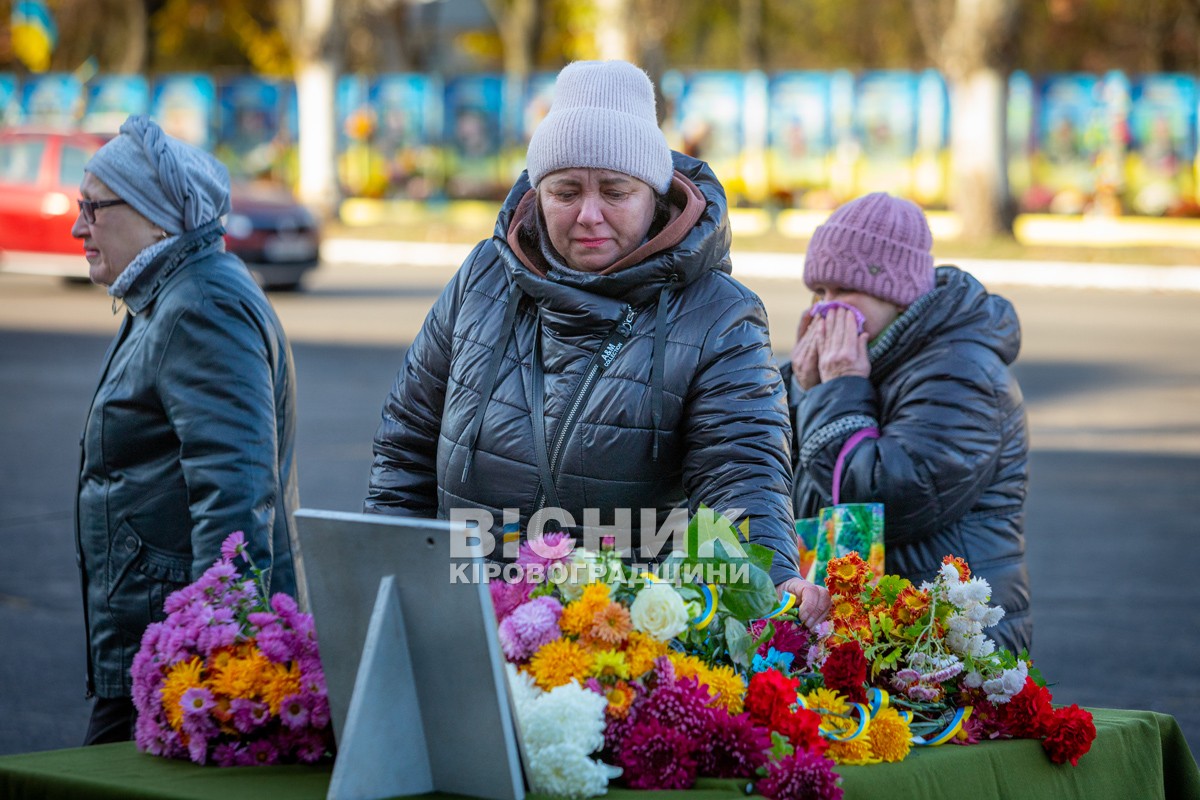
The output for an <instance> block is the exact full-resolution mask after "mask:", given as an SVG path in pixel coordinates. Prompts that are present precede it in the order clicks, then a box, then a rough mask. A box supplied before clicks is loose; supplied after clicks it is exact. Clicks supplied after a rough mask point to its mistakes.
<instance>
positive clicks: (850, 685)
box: [821, 639, 867, 703]
mask: <svg viewBox="0 0 1200 800" xmlns="http://www.w3.org/2000/svg"><path fill="white" fill-rule="evenodd" d="M821 674H822V675H823V676H825V688H826V689H830V690H832V691H835V692H837V693H838V694H840V695H842V696H844V697H845V698H846V699H847V700H849V701H850V702H851V703H865V702H867V693H866V691H864V690H863V684H864V683H866V682H867V658H866V656H864V655H863V651H862V647H861V646H860V645H859V643H858V642H856V641H854V640H853V639H851V640H850V641H848V642H843V643H842V644H839V645H838V646H837V647H835V648H833V649H832V650H830V651H829V657H828V658H826V659H825V663H824V665H822V666H821Z"/></svg>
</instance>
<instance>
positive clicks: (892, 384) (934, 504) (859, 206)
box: [784, 193, 1033, 653]
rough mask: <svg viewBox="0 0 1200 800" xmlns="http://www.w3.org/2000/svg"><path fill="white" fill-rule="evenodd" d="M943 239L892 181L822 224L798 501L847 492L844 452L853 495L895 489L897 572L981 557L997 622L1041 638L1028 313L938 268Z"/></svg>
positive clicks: (794, 394)
mask: <svg viewBox="0 0 1200 800" xmlns="http://www.w3.org/2000/svg"><path fill="white" fill-rule="evenodd" d="M932 248H933V236H932V234H931V233H930V230H929V224H928V222H927V221H926V219H925V215H924V213H922V211H921V209H920V208H918V207H917V206H916V205H915V204H913V203H911V202H909V201H908V200H903V199H900V198H897V197H892V196H890V195H887V194H883V193H876V194H869V195H866V196H865V197H860V198H858V199H857V200H854V201H852V202H850V203H847V204H846V205H844V206H842V207H841V208H839V209H838V210H837V211H835V212H834V213H833V214H832V215H831V216H830V218H829V220H828V221H827V222H826V223H825V224H823V225H821V226H820V227H819V228H817V230H816V232H815V233H814V234H813V238H812V241H811V242H810V244H809V248H808V252H807V254H806V257H805V263H804V282H805V284H806V285H807V286H808V288H809V289H811V290H812V292H813V300H814V304H813V306H812V308H810V309H809V310H808V311H807V312H806V313H805V314H804V316H803V318H802V320H801V322H800V327H799V332H798V334H797V340H796V344H795V347H794V348H793V350H792V357H791V360H790V363H789V364H787V365H785V367H784V372H785V380H786V382H787V383H788V404H789V407H790V411H791V415H792V424H793V434H794V440H793V442H792V459H793V465H794V467H795V484H794V487H793V493H792V500H793V506H794V510H795V513H796V517H797V518H802V517H811V516H815V515H816V514H817V513H818V512H819V510H820V508H821V507H822V506H825V505H828V504H829V503H830V502H831V499H832V494H833V487H832V481H833V474H834V468H835V465H836V462H837V460H838V458H839V455H842V458H843V469H842V472H841V479H840V486H839V487H838V488H839V490H840V491H839V495H840V496H839V500H840V502H844V503H861V502H880V503H883V504H884V517H885V533H884V537H885V547H884V550H885V558H886V569H887V571H888V572H889V573H896V574H899V575H902V576H903V577H906V578H909V579H910V580H912V581H913V582H914V583H916V584H918V585H919V584H920V583H921V582H922V581H925V580H932V579H933V577H934V575H935V573H936V571H937V569H938V567H939V566H940V564H941V560H942V558H943V557H944V556H947V555H955V556H960V557H963V558H965V559H967V561H968V563H969V564H970V566H971V569H972V570H973V572H974V574H975V575H978V576H981V577H983V578H985V579H986V580H987V581H988V582H989V584H990V585H991V587H992V602H993V603H995V604H996V605H999V606H1001V607H1002V608H1003V609H1004V611H1005V617H1004V618H1003V619H1002V620H1001V621H1000V623H999V624H998V625H997V626H995V627H994V628H990V629H988V630H987V631H985V633H986V634H987V635H988V636H989V637H991V638H992V639H994V640H995V642H996V644H997V645H998V646H1000V647H1007V648H1008V649H1010V650H1012V651H1013V652H1014V653H1019V652H1020V651H1021V650H1022V649H1023V648H1029V647H1030V645H1031V643H1032V639H1033V621H1032V617H1031V615H1030V597H1029V574H1028V572H1027V570H1026V567H1025V535H1024V505H1025V493H1026V485H1027V482H1028V435H1027V432H1026V421H1025V407H1024V403H1023V401H1022V399H1021V390H1020V388H1019V387H1018V385H1017V382H1016V379H1015V378H1014V377H1013V375H1012V372H1011V371H1010V366H1011V364H1012V363H1013V362H1014V361H1015V360H1016V358H1017V353H1018V352H1019V350H1020V345H1021V327H1020V322H1019V321H1018V319H1017V314H1016V312H1015V310H1014V309H1013V307H1012V304H1011V303H1009V302H1008V301H1007V300H1005V299H1004V298H1003V297H1000V296H998V295H994V294H990V293H989V292H988V291H987V290H986V289H985V288H984V287H983V285H982V284H980V283H979V281H977V280H976V279H975V278H973V277H972V276H971V275H969V274H968V273H966V272H964V271H962V270H960V269H957V268H955V267H949V266H944V267H938V268H936V269H935V268H934V265H933V254H932ZM851 439H854V442H852V443H851V446H850V447H849V448H846V449H847V450H848V452H846V453H845V454H842V451H843V448H844V447H845V446H846V444H847V442H850V441H851Z"/></svg>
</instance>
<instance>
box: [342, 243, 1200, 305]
mask: <svg viewBox="0 0 1200 800" xmlns="http://www.w3.org/2000/svg"><path fill="white" fill-rule="evenodd" d="M474 247H475V245H473V244H442V243H435V242H392V241H381V240H378V239H350V238H333V239H326V240H325V241H323V242H322V243H321V259H322V261H324V262H325V263H326V264H354V265H360V266H372V267H396V266H407V267H438V268H444V267H456V266H458V265H459V264H461V263H462V262H463V260H464V259H466V257H467V256H468V255H469V254H470V252H471V250H472V249H473V248H474ZM733 260H734V263H735V269H734V275H735V276H749V277H756V278H773V279H778V280H799V279H800V274H801V268H802V265H803V263H804V262H803V256H802V254H801V253H800V252H799V251H797V252H796V253H760V252H754V251H749V252H747V251H739V252H736V253H734V255H733ZM954 263H955V265H956V266H959V267H962V268H963V269H965V270H966V271H968V272H970V273H971V274H972V275H974V276H975V277H976V278H978V279H979V280H980V281H981V282H983V283H984V284H988V285H995V286H1048V287H1066V288H1076V289H1108V290H1114V291H1128V292H1197V293H1200V267H1168V266H1154V265H1137V264H1095V263H1079V262H1069V261H1058V262H1055V261H1018V260H994V259H957V260H955V262H954Z"/></svg>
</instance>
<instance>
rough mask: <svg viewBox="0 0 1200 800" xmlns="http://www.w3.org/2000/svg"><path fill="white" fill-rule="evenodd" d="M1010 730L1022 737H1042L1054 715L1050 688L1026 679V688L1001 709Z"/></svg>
mask: <svg viewBox="0 0 1200 800" xmlns="http://www.w3.org/2000/svg"><path fill="white" fill-rule="evenodd" d="M1000 712H1001V714H1003V716H1004V722H1005V725H1006V726H1007V728H1008V730H1009V732H1010V733H1011V734H1012V735H1013V736H1015V737H1017V738H1021V739H1040V738H1042V735H1043V734H1044V733H1045V731H1046V728H1047V726H1048V725H1049V724H1050V722H1051V720H1052V719H1053V717H1054V709H1053V708H1052V707H1051V706H1050V690H1049V689H1047V688H1046V687H1045V686H1038V685H1037V682H1036V681H1034V679H1033V678H1026V679H1025V688H1024V689H1022V690H1021V691H1020V692H1019V693H1018V694H1017V695H1016V696H1015V697H1013V699H1011V700H1009V701H1008V702H1007V703H1005V704H1003V706H1001V709H1000Z"/></svg>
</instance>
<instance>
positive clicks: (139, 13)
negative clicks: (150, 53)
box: [111, 0, 150, 75]
mask: <svg viewBox="0 0 1200 800" xmlns="http://www.w3.org/2000/svg"><path fill="white" fill-rule="evenodd" d="M121 21H122V22H123V23H124V25H123V26H122V31H121V33H120V35H119V37H118V41H119V43H120V44H119V46H117V47H113V48H112V52H114V53H115V54H116V57H115V58H114V59H113V61H112V66H111V69H112V71H113V72H118V73H121V74H123V75H136V74H138V73H140V72H142V70H143V68H144V67H145V66H146V39H147V35H148V32H149V30H150V25H149V19H148V17H147V16H146V3H145V0H124V2H122V3H121Z"/></svg>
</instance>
